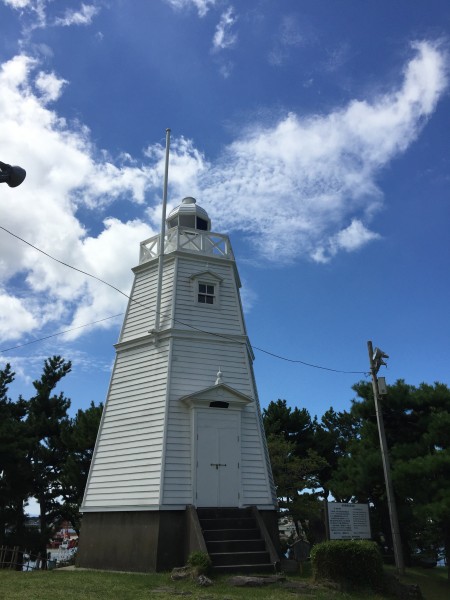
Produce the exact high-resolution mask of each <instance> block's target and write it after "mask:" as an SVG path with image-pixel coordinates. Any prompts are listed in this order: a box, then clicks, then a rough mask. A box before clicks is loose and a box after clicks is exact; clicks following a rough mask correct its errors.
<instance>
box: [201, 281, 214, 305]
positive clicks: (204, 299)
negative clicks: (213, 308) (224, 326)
mask: <svg viewBox="0 0 450 600" xmlns="http://www.w3.org/2000/svg"><path fill="white" fill-rule="evenodd" d="M215 291H216V290H215V286H214V285H211V284H209V283H200V282H199V284H198V296H197V300H198V302H199V304H214V302H215V299H216V294H215Z"/></svg>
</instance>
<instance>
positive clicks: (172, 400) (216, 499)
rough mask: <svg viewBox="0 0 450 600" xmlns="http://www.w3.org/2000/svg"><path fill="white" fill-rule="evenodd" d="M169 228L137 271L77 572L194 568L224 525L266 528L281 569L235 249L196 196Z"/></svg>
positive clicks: (143, 251)
mask: <svg viewBox="0 0 450 600" xmlns="http://www.w3.org/2000/svg"><path fill="white" fill-rule="evenodd" d="M166 225H167V229H166V232H165V235H164V244H163V246H162V247H161V246H160V244H161V236H160V235H157V236H155V237H152V238H150V239H148V240H145V241H144V242H142V243H141V247H140V260H139V265H138V266H136V267H134V268H133V272H134V276H135V278H134V284H133V288H132V291H131V295H130V301H129V304H128V308H127V312H126V315H125V319H124V323H123V327H122V331H121V333H120V338H119V342H118V343H117V344H116V346H115V348H116V352H117V355H116V360H115V364H114V369H113V372H112V376H111V382H110V387H109V391H108V396H107V400H106V403H105V408H104V412H103V417H102V421H101V424H100V428H99V433H98V437H97V443H96V447H95V451H94V455H93V459H92V464H91V469H90V473H89V478H88V482H87V486H86V491H85V496H84V500H83V505H82V508H81V510H82V512H83V524H82V530H81V536H80V548H79V559H78V563H79V565H80V566H88V567H94V568H111V569H121V570H138V571H154V570H162V569H166V568H170V567H173V566H178V565H182V564H184V563H185V560H186V557H187V555H188V554H189V552H191V551H192V550H204V551H208V552H210V553H212V551H211V548H210V546H208V540H207V537H208V536H207V535H205V530H206V529H208V527H209V528H211V527H213V525H212V524H211V523H212V521H211V522H209V521H210V520H211V519H212V518H213V517H214V516H216V517H217V518H222V521H223V518H225V519H227V518H228V519H231V518H236V519H237V521H239V522H242V520H244V521H245V519H246V518H250V516H251V517H252V518H253V519H255V520H256V521H255V522H256V523H257V526H258V527H259V528H260V529H261V531H260V537H261V539H263V540H265V542H266V550H267V552H269V553H270V552H272V554H271V561H272V562H273V560H274V557H273V550H274V548H273V544H272V543H274V544H275V546H276V539H275V538H276V495H275V489H274V484H273V479H272V474H271V468H270V463H269V457H268V452H267V445H266V440H265V437H264V430H263V426H262V420H261V412H260V407H259V402H258V395H257V390H256V385H255V379H254V375H253V368H252V363H253V358H254V357H253V353H252V349H251V346H250V343H249V340H248V337H247V332H246V329H245V323H244V317H243V312H242V306H241V300H240V295H239V288H240V281H239V275H238V270H237V267H236V262H235V259H234V255H233V251H232V248H231V245H230V241H229V239H228V237H227V236H226V235H222V234H219V233H213V232H212V231H211V221H210V219H209V217H208V215H207V213H206V211H205V210H204V209H202V208H201V207H199V206H198V204H197V203H196V200H195V199H194V198H190V197H188V198H184V200H183V201H182V202H181V204H180V205H179V206H178V207H176V208H175V209H174V210H173V211H172V212H171V213H170V214H169V216H168V218H167V220H166ZM202 511H203V512H202ZM227 511H228V512H227ZM250 513H251V515H250ZM205 519H206V520H205ZM206 521H208V523H206ZM237 521H236V522H237ZM219 525H220V523H219V522H218V529H220V527H219ZM222 525H223V523H222ZM258 535H259V534H258ZM271 544H272V546H271ZM266 562H267V561H266Z"/></svg>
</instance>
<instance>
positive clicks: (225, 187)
mask: <svg viewBox="0 0 450 600" xmlns="http://www.w3.org/2000/svg"><path fill="white" fill-rule="evenodd" d="M414 50H415V55H414V56H413V57H412V58H411V60H410V61H409V63H408V64H407V65H406V68H405V71H404V74H403V78H402V80H401V81H400V82H399V84H398V86H396V87H395V89H393V90H392V91H391V92H390V93H386V94H384V95H382V96H379V97H375V98H371V99H366V100H353V101H352V102H350V103H349V104H348V105H347V106H344V107H340V108H337V109H335V110H334V111H332V112H330V113H329V114H326V115H312V116H308V117H301V116H299V115H295V114H289V115H287V116H285V117H284V118H282V119H280V120H279V121H278V122H277V123H275V124H274V125H273V126H271V127H267V126H264V127H263V126H257V125H254V126H253V127H252V128H249V129H248V130H246V131H245V132H244V133H243V134H242V135H241V137H239V138H238V139H237V140H235V141H234V142H233V143H232V144H230V145H229V146H228V147H227V148H225V149H224V151H223V153H222V155H221V156H220V157H219V158H218V159H217V160H215V161H214V162H211V161H208V160H207V158H206V157H205V156H204V155H203V154H202V152H201V151H199V150H198V149H197V148H196V147H195V145H194V143H193V142H192V141H190V140H186V139H184V138H179V139H174V140H173V142H172V147H171V155H170V170H169V173H170V182H169V183H170V185H169V189H170V198H171V199H172V205H173V204H174V203H178V202H179V199H180V198H181V197H183V196H186V195H194V196H196V197H197V199H198V200H199V203H200V204H202V205H203V206H204V207H205V208H206V209H207V210H208V212H209V214H210V216H211V217H212V218H213V228H214V227H217V228H218V229H219V230H220V231H227V230H228V231H240V232H243V233H244V234H245V236H246V237H247V239H248V240H249V241H250V242H251V243H252V244H253V247H254V251H253V253H252V254H253V256H255V257H259V258H261V257H263V258H265V259H267V260H272V261H289V260H293V259H295V258H296V257H299V256H303V257H310V258H311V259H312V260H315V261H318V262H324V261H327V260H330V259H331V258H332V257H333V256H335V255H336V253H338V252H341V251H344V252H351V251H355V250H357V249H358V248H361V247H362V246H363V245H364V244H366V243H369V242H370V241H372V240H375V239H377V238H378V237H379V236H378V234H377V233H376V232H374V231H371V230H370V228H369V225H370V221H371V218H372V217H373V214H374V213H375V212H376V210H377V208H378V207H379V205H380V203H381V202H382V199H383V198H382V193H381V191H380V190H379V188H378V187H377V184H376V177H377V173H378V172H379V170H380V168H382V167H383V166H384V165H386V164H387V163H388V162H389V161H390V160H392V159H393V158H395V157H396V156H398V155H399V154H400V153H401V152H403V151H405V150H406V148H407V147H408V146H409V145H410V144H411V143H412V142H413V141H414V140H415V139H416V137H417V136H418V134H419V132H420V130H421V128H422V127H423V125H424V123H425V122H426V119H427V118H428V117H429V116H430V115H431V114H432V113H433V111H434V110H435V107H436V103H437V101H438V99H439V97H440V96H441V95H442V93H443V90H444V89H445V86H446V83H447V82H446V68H447V67H446V56H445V55H444V54H443V53H442V52H441V51H440V49H439V47H437V46H435V45H433V44H430V43H425V42H423V43H418V44H416V45H415V47H414ZM36 72H37V74H36ZM64 83H65V82H64V80H63V79H60V78H58V76H57V75H56V74H54V73H51V74H48V73H45V72H43V71H39V64H38V63H37V62H36V61H35V60H33V59H31V58H29V57H27V56H24V55H20V56H16V57H15V58H13V59H12V60H10V61H8V62H6V63H4V64H3V65H2V68H1V70H0V112H1V114H2V128H1V129H0V147H3V148H8V153H7V155H3V156H0V159H2V160H4V161H6V162H9V163H12V164H21V165H23V166H24V167H25V168H26V169H27V179H26V180H25V182H24V183H23V184H22V186H21V187H20V188H18V189H9V188H7V187H6V186H4V189H2V207H1V210H2V215H1V216H2V219H1V221H2V222H1V224H2V226H3V227H6V228H7V229H10V230H11V231H13V232H14V233H16V234H18V235H20V236H21V237H23V238H24V239H26V240H28V241H29V242H30V243H32V244H35V245H36V246H38V247H40V248H42V250H44V251H45V252H48V253H49V254H52V255H54V256H56V257H57V258H59V259H61V260H63V261H65V262H67V263H70V264H73V265H75V266H77V267H78V268H80V269H82V270H84V271H87V272H90V273H92V274H93V275H95V276H97V277H99V278H101V279H104V280H106V281H108V282H110V283H111V284H112V285H114V286H116V287H118V288H119V289H121V290H123V291H124V292H125V293H127V292H128V291H129V288H130V285H131V278H132V275H131V273H130V268H131V266H133V265H135V264H136V263H137V261H138V256H137V254H138V244H139V242H140V241H141V240H143V239H145V238H147V237H150V236H151V235H152V234H153V232H154V231H155V229H156V228H159V224H160V208H159V198H158V196H159V195H160V191H161V190H160V188H161V182H162V176H163V170H164V148H163V147H162V146H161V145H158V144H155V145H153V146H151V147H149V148H147V150H146V151H145V153H146V158H145V161H146V164H145V165H141V164H139V161H138V160H137V159H136V158H133V157H130V156H127V155H123V156H122V157H120V160H113V159H112V158H111V157H109V156H108V155H107V154H105V153H101V152H100V151H99V150H98V149H96V148H95V146H94V144H93V143H92V141H91V137H90V132H89V130H88V129H87V128H86V127H83V126H80V125H76V124H70V123H67V122H66V121H65V120H64V119H62V118H61V117H60V116H58V114H57V113H56V112H55V111H52V110H50V109H49V108H48V105H47V104H46V102H48V101H49V100H52V99H56V98H57V97H58V96H59V94H60V93H61V90H62V89H63V85H64ZM36 90H39V92H40V94H39V95H38V94H37V93H36ZM149 195H150V200H151V207H150V208H148V209H146V208H145V206H143V201H144V198H146V199H147V200H148V199H149ZM116 198H120V199H122V200H124V201H129V202H132V203H134V204H135V206H136V207H137V208H139V207H141V206H142V208H141V214H142V213H145V211H147V217H146V218H144V215H143V214H142V219H140V218H134V219H130V220H127V221H126V222H122V221H120V220H118V219H117V218H112V217H111V216H109V217H108V216H106V215H107V214H108V213H107V212H106V211H107V210H109V206H110V204H111V203H113V202H114V199H116ZM80 206H83V207H84V208H86V209H89V208H92V209H95V210H96V211H98V210H99V207H102V210H103V213H100V214H104V215H105V216H104V221H103V224H100V227H99V230H98V232H97V233H95V234H93V233H91V232H90V231H88V230H87V229H86V227H85V226H84V225H83V223H82V222H80V220H79V219H78V217H77V210H78V208H79V207H80ZM156 206H157V207H158V208H155V207H156ZM170 208H171V206H169V207H168V209H169V210H170ZM147 220H149V221H150V222H152V223H153V224H154V226H155V229H154V228H152V227H151V226H150V225H149V224H148V223H147V222H146V221H147ZM0 278H1V280H2V281H3V282H4V286H3V288H2V290H1V292H0V314H2V315H8V314H11V318H5V317H3V320H1V322H0V334H1V336H2V338H3V340H4V341H6V340H7V339H11V340H16V339H19V336H21V335H22V334H23V333H24V332H25V331H26V332H28V333H31V332H33V331H38V330H39V328H40V327H42V326H43V325H45V324H49V325H52V324H55V325H53V328H54V327H57V328H58V329H65V328H69V327H70V326H78V325H83V324H85V323H87V322H89V321H94V320H96V319H99V318H104V317H106V316H109V315H112V314H115V313H118V312H121V311H122V310H123V308H124V305H125V299H124V298H123V296H121V295H120V294H118V293H117V292H115V291H113V290H112V289H111V288H109V287H107V286H105V285H103V284H101V283H100V282H98V281H96V280H94V279H92V278H87V277H86V276H84V275H82V274H79V273H76V272H74V271H72V270H69V269H68V268H66V267H64V266H62V265H59V264H57V263H55V262H54V261H52V260H51V259H49V258H47V257H45V256H43V255H42V254H39V253H37V252H36V251H35V250H33V249H32V248H30V247H29V246H26V245H25V244H23V243H22V242H20V241H18V240H16V239H14V238H12V237H10V236H8V234H6V233H5V232H4V231H1V230H0ZM249 303H250V304H251V298H250V300H249ZM56 323H57V325H56ZM107 324H108V322H105V323H104V324H103V325H100V326H107ZM81 331H83V330H81ZM78 333H80V332H78ZM78 333H76V332H74V333H73V334H70V335H68V336H67V337H75V336H76V335H78ZM2 345H3V344H2Z"/></svg>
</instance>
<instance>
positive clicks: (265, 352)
mask: <svg viewBox="0 0 450 600" xmlns="http://www.w3.org/2000/svg"><path fill="white" fill-rule="evenodd" d="M0 229H2V230H3V231H5V232H6V233H8V234H9V235H11V236H13V237H15V238H16V239H18V240H20V241H21V242H23V243H24V244H27V246H30V247H31V248H33V249H34V250H36V251H37V252H40V253H41V254H44V256H47V257H48V258H51V259H52V260H54V261H55V262H57V263H59V264H61V265H63V266H65V267H68V268H69V269H73V270H74V271H77V272H78V273H82V274H83V275H86V276H87V277H91V278H92V279H95V280H97V281H99V282H100V283H103V284H104V285H107V286H108V287H110V288H112V289H113V290H115V291H116V292H119V294H122V296H125V298H128V300H130V301H131V302H134V303H136V304H138V305H140V306H143V307H144V308H146V309H149V307H148V306H146V305H145V304H143V303H142V302H139V300H136V299H134V298H132V297H131V296H129V295H128V294H126V293H125V292H123V291H122V290H120V289H119V288H117V287H116V286H114V285H112V284H111V283H109V282H108V281H105V280H104V279H101V278H100V277H97V276H96V275H92V273H88V272H87V271H83V270H82V269H78V268H77V267H74V266H73V265H70V264H69V263H66V262H64V261H62V260H60V259H58V258H55V257H54V256H52V255H51V254H49V253H48V252H45V251H44V250H41V249H40V248H38V247H37V246H35V245H33V244H32V243H31V242H28V241H27V240H24V239H23V238H21V237H20V236H19V235H17V234H15V233H13V232H12V231H10V230H9V229H6V227H3V226H2V225H0ZM150 311H151V312H153V313H155V314H156V311H155V310H154V309H150ZM120 314H124V313H120ZM114 316H119V315H114ZM111 318H113V317H106V318H105V319H100V320H99V321H93V322H92V323H87V324H85V325H81V326H80V327H75V328H73V329H68V330H66V331H64V332H57V333H54V334H51V335H49V336H45V337H43V338H40V339H37V340H33V341H31V342H27V343H25V344H20V345H18V346H14V347H13V348H6V349H4V350H0V352H7V351H8V350H14V349H16V348H20V347H22V346H27V345H29V344H34V343H36V342H39V341H42V340H45V339H48V338H50V337H55V336H57V335H61V334H62V333H67V332H69V331H74V330H75V329H81V328H82V327H88V326H89V325H94V324H96V323H100V322H101V321H106V320H107V319H111ZM173 320H174V322H175V323H178V324H180V325H184V326H185V327H189V328H190V329H193V330H195V331H199V332H201V333H206V334H207V335H211V336H214V337H218V338H222V339H226V340H228V341H233V342H235V341H236V340H235V339H233V338H230V337H228V336H225V335H221V334H220V333H215V332H212V331H205V330H204V329H200V328H199V327H195V326H194V325H191V324H190V323H184V322H183V321H179V320H178V319H175V318H174V319H173ZM251 347H252V348H253V349H254V350H258V351H259V352H263V353H264V354H267V355H269V356H272V357H274V358H278V359H279V360H284V361H286V362H290V363H296V364H301V365H304V366H306V367H311V368H314V369H321V370H323V371H331V372H333V373H345V374H360V375H365V376H367V375H368V374H367V371H344V370H341V369H332V368H331V367H324V366H321V365H316V364H313V363H308V362H305V361H303V360H296V359H292V358H287V357H284V356H280V355H279V354H275V353H274V352H269V351H268V350H264V349H263V348H259V347H258V346H251Z"/></svg>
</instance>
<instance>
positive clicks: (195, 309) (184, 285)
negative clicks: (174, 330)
mask: <svg viewBox="0 0 450 600" xmlns="http://www.w3.org/2000/svg"><path fill="white" fill-rule="evenodd" d="M177 271H178V272H177V287H176V299H175V319H176V320H177V321H178V323H177V324H176V325H177V327H183V326H182V325H181V324H180V322H181V323H183V322H184V323H189V325H191V326H194V327H197V328H199V329H205V326H206V328H207V330H208V331H212V332H214V333H221V334H244V333H245V331H244V328H243V321H242V318H241V314H240V306H239V299H238V292H237V283H236V277H235V270H234V263H233V262H232V261H220V260H216V261H211V262H210V263H208V264H207V268H206V265H205V262H204V260H202V261H199V260H198V259H197V260H195V259H192V260H189V259H185V258H184V257H183V258H181V257H180V258H179V260H178V266H177ZM205 271H209V272H211V273H213V274H215V275H217V276H218V277H220V278H221V279H222V281H221V282H220V283H218V284H217V286H218V288H219V302H218V305H217V306H215V305H201V304H197V303H196V297H195V291H196V284H195V280H193V279H192V277H195V275H196V274H199V273H202V272H205ZM200 279H201V277H200Z"/></svg>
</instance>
